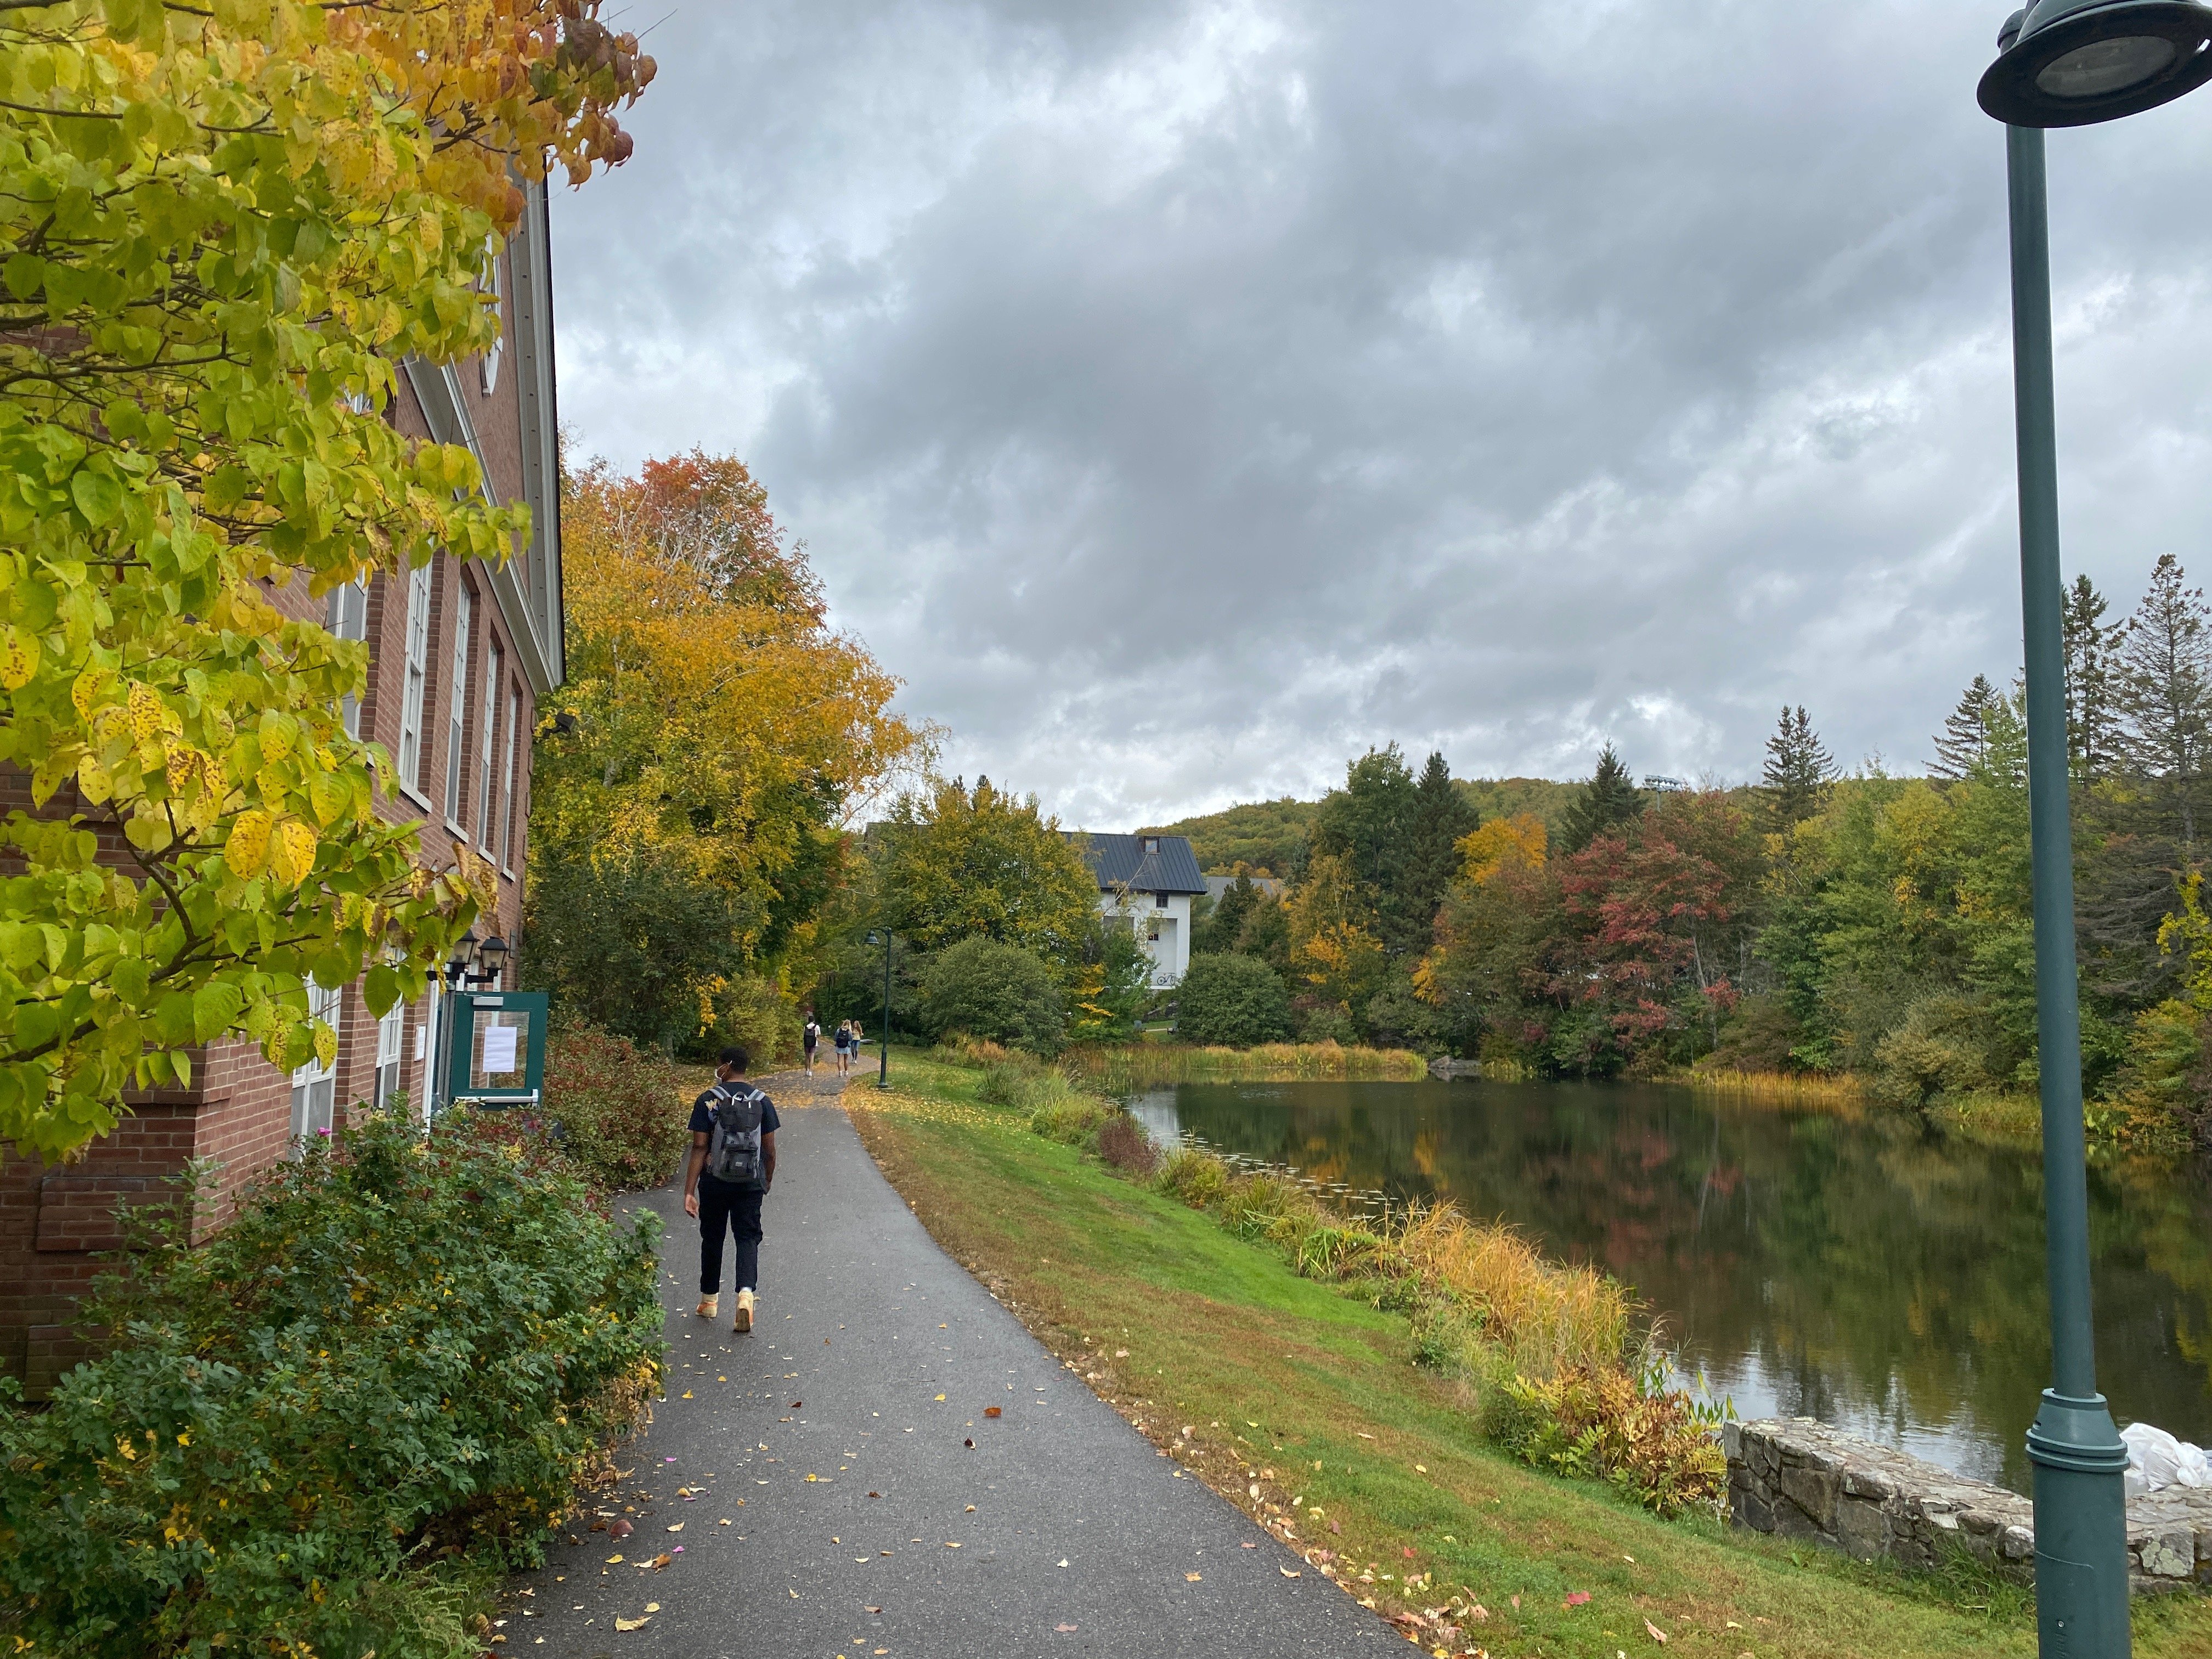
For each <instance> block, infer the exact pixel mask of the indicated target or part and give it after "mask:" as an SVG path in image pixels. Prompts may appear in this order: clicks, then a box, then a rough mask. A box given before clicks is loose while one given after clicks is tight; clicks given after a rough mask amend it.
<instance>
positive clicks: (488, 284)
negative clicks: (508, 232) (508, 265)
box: [479, 236, 507, 398]
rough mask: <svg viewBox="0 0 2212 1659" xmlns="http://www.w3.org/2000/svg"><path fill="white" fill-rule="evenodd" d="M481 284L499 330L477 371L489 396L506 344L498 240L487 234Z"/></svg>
mask: <svg viewBox="0 0 2212 1659" xmlns="http://www.w3.org/2000/svg"><path fill="white" fill-rule="evenodd" d="M483 285H484V292H485V293H487V294H489V295H491V303H492V313H493V314H494V315H495V317H497V318H498V319H499V332H498V333H497V334H495V335H494V336H493V337H492V343H491V344H490V345H489V346H487V347H486V348H485V349H484V355H483V364H482V365H481V368H480V371H479V382H480V384H481V385H482V386H483V395H484V396H485V397H487V398H489V397H490V396H491V394H492V390H493V388H494V387H495V386H498V385H499V359H500V354H501V351H502V350H504V349H505V348H506V345H507V305H506V298H507V296H506V295H503V294H501V292H500V282H499V240H498V238H496V237H489V236H488V237H486V238H485V239H484V282H483Z"/></svg>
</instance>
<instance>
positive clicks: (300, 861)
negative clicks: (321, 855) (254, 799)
mask: <svg viewBox="0 0 2212 1659" xmlns="http://www.w3.org/2000/svg"><path fill="white" fill-rule="evenodd" d="M314 867H315V832H314V830H313V829H311V828H309V827H308V826H307V824H305V823H301V821H300V820H299V819H297V818H287V819H285V820H284V822H283V823H280V824H278V825H277V826H276V836H275V837H274V839H273V841H272V842H271V844H270V848H269V868H270V872H271V873H272V874H273V875H275V876H276V879H277V880H279V881H281V882H283V884H285V885H286V886H288V887H296V886H298V885H299V884H301V882H303V881H305V880H306V879H307V874H308V872H310V871H312V870H313V868H314Z"/></svg>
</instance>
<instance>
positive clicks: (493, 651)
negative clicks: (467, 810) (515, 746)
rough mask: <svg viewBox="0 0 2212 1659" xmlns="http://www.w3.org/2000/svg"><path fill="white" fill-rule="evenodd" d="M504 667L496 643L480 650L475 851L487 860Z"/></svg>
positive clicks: (494, 794)
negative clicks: (481, 687)
mask: <svg viewBox="0 0 2212 1659" xmlns="http://www.w3.org/2000/svg"><path fill="white" fill-rule="evenodd" d="M506 667H507V657H506V653H504V652H502V651H501V649H500V648H499V641H497V640H496V639H492V640H489V641H488V642H487V644H486V646H485V648H484V676H483V725H482V728H481V729H480V730H479V731H478V732H477V851H479V852H481V853H482V854H483V855H484V857H486V858H487V859H489V857H491V855H492V845H493V843H492V838H491V832H492V830H493V829H494V828H495V824H494V822H493V819H492V815H491V813H492V807H493V806H494V805H495V804H496V802H497V800H498V799H499V795H498V791H497V790H496V789H495V788H494V787H493V786H494V785H495V783H496V782H497V781H498V777H497V775H496V774H495V771H494V770H493V768H492V762H493V761H494V760H495V759H496V758H497V757H498V755H499V694H500V691H501V682H502V680H503V679H504V678H505V670H506Z"/></svg>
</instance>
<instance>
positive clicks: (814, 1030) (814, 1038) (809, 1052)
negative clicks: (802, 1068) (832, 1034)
mask: <svg viewBox="0 0 2212 1659" xmlns="http://www.w3.org/2000/svg"><path fill="white" fill-rule="evenodd" d="M799 1036H801V1037H802V1038H803V1039H804V1040H805V1043H806V1075H807V1076H809V1077H812V1076H813V1075H814V1045H815V1044H816V1043H817V1042H821V1041H822V1028H821V1026H819V1025H818V1024H816V1023H815V1019H814V1011H813V1010H812V1009H811V1008H809V1009H808V1010H807V1011H806V1024H805V1027H804V1029H802V1030H801V1031H800V1032H799Z"/></svg>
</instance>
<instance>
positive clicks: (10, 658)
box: [0, 627, 39, 691]
mask: <svg viewBox="0 0 2212 1659" xmlns="http://www.w3.org/2000/svg"><path fill="white" fill-rule="evenodd" d="M38 671H39V636H38V635H36V634H33V633H32V632H31V631H30V630H29V629H25V628H14V627H11V628H9V629H8V630H7V631H6V632H5V633H0V685H4V686H6V687H7V688H8V689H9V690H10V691H15V690H21V688H22V687H24V686H26V685H28V684H30V683H31V676H32V675H33V674H35V673H37V672H38Z"/></svg>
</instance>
